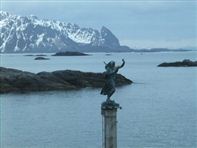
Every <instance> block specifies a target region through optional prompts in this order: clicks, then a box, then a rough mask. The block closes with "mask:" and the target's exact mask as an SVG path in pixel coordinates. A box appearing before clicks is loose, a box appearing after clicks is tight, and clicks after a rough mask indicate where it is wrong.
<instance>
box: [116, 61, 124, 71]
mask: <svg viewBox="0 0 197 148" xmlns="http://www.w3.org/2000/svg"><path fill="white" fill-rule="evenodd" d="M124 65H125V60H124V59H122V64H121V65H120V66H117V68H118V69H120V68H122V67H123V66H124Z"/></svg>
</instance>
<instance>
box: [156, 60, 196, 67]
mask: <svg viewBox="0 0 197 148" xmlns="http://www.w3.org/2000/svg"><path fill="white" fill-rule="evenodd" d="M158 66H159V67H193V66H197V61H191V60H189V59H185V60H183V61H177V62H171V63H166V62H164V63H161V64H159V65H158Z"/></svg>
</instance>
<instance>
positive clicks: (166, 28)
mask: <svg viewBox="0 0 197 148" xmlns="http://www.w3.org/2000/svg"><path fill="white" fill-rule="evenodd" d="M0 5H1V7H0V8H1V10H3V11H7V12H9V13H11V14H16V15H22V16H29V15H36V16H37V17H38V18H40V19H52V20H59V21H63V22H70V23H75V24H78V25H79V26H81V27H92V28H94V29H98V30H100V29H101V27H102V26H105V27H107V28H109V29H110V30H111V31H112V32H113V33H114V34H115V35H116V37H117V38H118V39H119V40H120V43H121V44H122V45H127V46H129V47H131V48H189V47H197V1H196V0H130V1H129V0H122V1H120V0H91V1H90V0H88V1H87V0H86V1H85V0H76V1H75V0H72V1H71V0H70V1H66V0H64V1H63V0H48V1H47V0H0Z"/></svg>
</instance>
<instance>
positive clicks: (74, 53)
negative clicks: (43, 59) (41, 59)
mask: <svg viewBox="0 0 197 148" xmlns="http://www.w3.org/2000/svg"><path fill="white" fill-rule="evenodd" d="M88 55H89V54H86V53H82V52H77V51H65V52H57V53H55V54H53V55H52V56H88Z"/></svg>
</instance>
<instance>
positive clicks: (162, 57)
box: [0, 51, 197, 148]
mask: <svg viewBox="0 0 197 148" xmlns="http://www.w3.org/2000/svg"><path fill="white" fill-rule="evenodd" d="M24 55H25V54H3V55H1V56H0V58H1V66H2V67H8V68H15V69H19V70H24V71H29V72H34V73H37V72H41V71H55V70H65V69H72V70H81V71H91V72H103V71H104V64H103V62H104V61H105V62H109V61H110V60H114V61H116V62H117V64H121V59H122V58H124V59H125V61H126V65H125V67H124V68H122V69H121V70H120V71H119V73H121V74H123V75H124V76H126V77H127V78H129V79H131V80H132V81H134V83H133V84H132V85H129V86H124V87H118V88H117V90H116V92H115V94H114V95H113V96H112V99H114V100H115V101H116V102H118V103H119V104H120V105H121V106H122V110H118V147H121V148H145V147H146V148H148V147H149V148H196V147H197V140H196V139H197V68H196V67H157V65H158V64H160V63H162V62H174V61H180V60H183V59H191V60H197V52H194V51H193V52H161V53H111V55H106V54H105V53H91V55H90V56H81V57H77V56H76V57H55V56H51V54H47V58H50V60H34V58H35V57H34V56H24ZM105 99H106V98H105V96H101V95H100V89H91V88H85V89H81V90H78V91H49V92H31V93H23V94H19V93H9V94H1V96H0V107H1V108H0V111H1V112H0V113H1V114H0V117H1V124H0V142H1V147H2V148H45V147H46V148H101V147H102V118H101V112H100V105H101V103H102V102H103V101H104V100H105Z"/></svg>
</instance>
